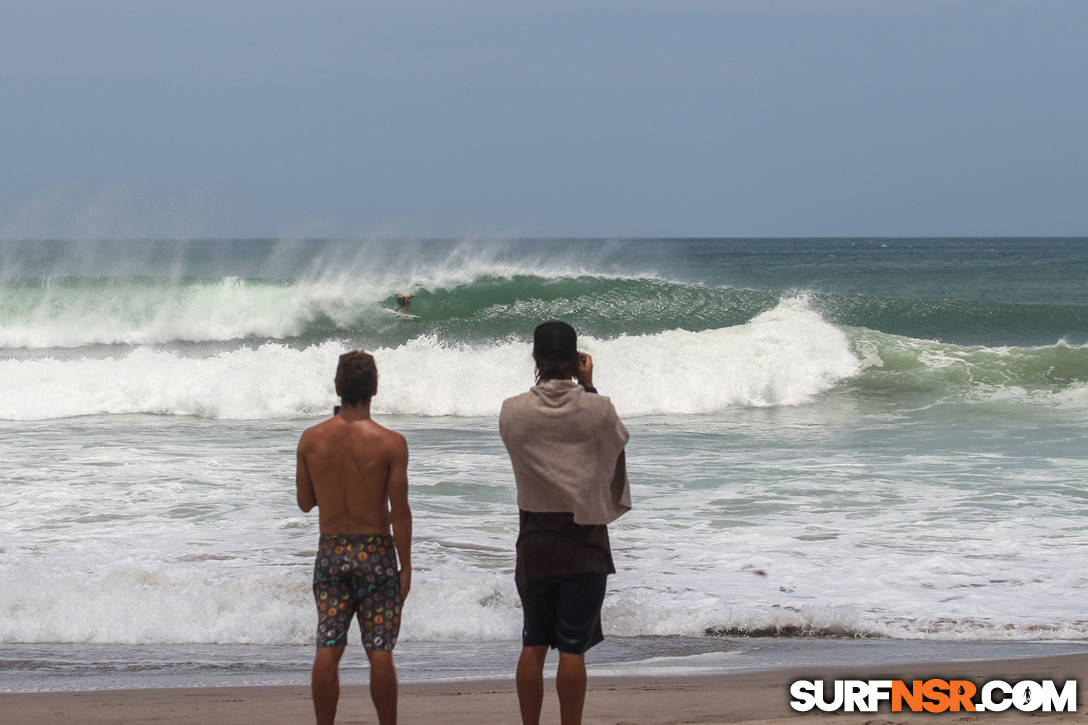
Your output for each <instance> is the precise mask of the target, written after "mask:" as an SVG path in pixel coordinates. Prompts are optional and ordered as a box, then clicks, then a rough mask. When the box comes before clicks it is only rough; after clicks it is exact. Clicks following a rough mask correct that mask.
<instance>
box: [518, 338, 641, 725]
mask: <svg viewBox="0 0 1088 725" xmlns="http://www.w3.org/2000/svg"><path fill="white" fill-rule="evenodd" d="M577 343H578V337H577V334H576V333H575V331H574V328H573V327H571V326H570V325H568V324H567V323H565V322H560V321H558V320H552V321H550V322H545V323H543V324H541V325H538V326H537V328H536V329H535V330H534V331H533V360H534V361H535V363H536V382H537V384H536V385H535V386H534V387H532V388H531V389H530V390H529V391H528V392H526V393H522V394H521V395H517V396H514V397H512V398H508V399H507V400H505V401H503V405H502V413H501V414H500V415H499V432H500V433H501V434H502V439H503V443H504V444H505V445H506V450H507V452H508V453H509V454H510V462H511V464H512V465H513V469H514V480H515V481H516V483H517V490H518V509H519V515H520V524H521V525H520V532H519V534H518V540H517V566H516V572H515V579H516V582H517V587H518V594H519V595H520V596H521V602H522V612H523V616H524V626H523V628H522V651H521V658H520V659H519V660H518V668H517V687H518V701H519V703H520V706H521V719H522V722H523V723H525V725H537V724H538V723H539V722H540V710H541V705H542V703H543V699H544V660H545V658H546V656H547V654H548V648H549V647H554V648H556V649H558V650H559V668H558V672H557V674H556V681H555V685H556V690H557V692H558V695H559V710H560V718H561V722H562V724H563V725H578V723H581V721H582V707H583V703H584V702H585V693H586V669H585V657H584V656H585V652H586V650H588V649H589V648H590V647H592V646H593V645H595V644H597V643H598V642H600V641H601V640H603V639H604V635H603V633H602V632H601V604H602V603H603V601H604V592H605V583H606V579H607V576H608V574H613V573H615V571H616V569H615V567H614V566H613V563H612V550H611V547H610V545H609V541H608V524H609V523H611V522H612V521H614V520H615V519H617V518H618V517H619V516H621V515H622V514H624V513H625V512H627V511H628V510H630V508H631V495H630V489H629V487H628V483H627V468H626V462H625V457H624V446H625V445H626V444H627V440H628V438H629V436H628V433H627V429H626V428H625V427H624V425H623V423H622V422H621V421H620V419H619V416H618V415H617V414H616V409H615V408H614V407H613V406H612V401H611V400H609V399H608V398H607V397H605V396H603V395H597V391H596V389H595V388H594V387H593V359H592V358H591V357H590V356H589V355H588V354H586V353H584V352H579V351H578V347H577ZM572 378H576V379H577V382H574V380H572Z"/></svg>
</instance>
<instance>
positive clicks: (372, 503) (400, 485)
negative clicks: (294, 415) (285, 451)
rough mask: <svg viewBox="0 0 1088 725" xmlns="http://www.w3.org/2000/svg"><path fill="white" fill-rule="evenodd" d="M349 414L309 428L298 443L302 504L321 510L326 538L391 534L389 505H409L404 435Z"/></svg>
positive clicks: (351, 413)
mask: <svg viewBox="0 0 1088 725" xmlns="http://www.w3.org/2000/svg"><path fill="white" fill-rule="evenodd" d="M353 412H354V411H351V410H344V411H342V412H341V413H340V414H338V415H336V416H334V417H332V418H329V419H328V420H326V421H324V422H323V423H319V424H318V425H315V426H314V427H312V428H309V429H307V430H306V432H305V433H303V434H302V439H301V440H300V441H299V445H298V467H297V475H296V484H297V486H298V505H299V508H301V509H302V510H303V511H309V510H311V509H312V508H313V507H314V506H317V507H318V515H319V520H320V527H321V533H323V534H388V533H389V523H390V521H389V509H390V507H389V505H387V501H388V502H389V504H392V506H393V507H394V508H396V507H397V504H398V503H400V500H398V499H402V500H403V503H404V505H405V507H407V489H408V445H407V443H406V442H405V440H404V436H402V435H401V434H399V433H396V432H394V431H391V430H389V429H388V428H385V427H383V426H381V425H379V424H378V423H376V422H375V421H373V420H371V419H370V417H369V415H367V417H365V418H357V417H356V416H355V415H353Z"/></svg>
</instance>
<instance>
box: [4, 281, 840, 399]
mask: <svg viewBox="0 0 1088 725" xmlns="http://www.w3.org/2000/svg"><path fill="white" fill-rule="evenodd" d="M581 342H582V346H583V348H584V349H585V350H587V351H588V352H589V353H591V354H592V355H593V356H594V359H595V361H596V369H597V372H596V374H595V383H596V384H597V385H598V387H599V388H600V389H601V390H602V392H604V393H606V394H608V395H610V396H611V397H612V398H613V400H614V401H615V404H616V406H617V408H618V409H619V410H620V412H621V413H622V414H624V415H628V416H639V415H651V414H655V413H669V414H678V415H685V414H705V413H712V412H715V411H719V410H723V409H726V408H730V407H736V406H774V405H798V404H801V403H805V402H808V401H810V400H812V399H813V398H814V396H816V395H819V394H820V393H822V392H824V391H826V390H828V389H830V388H832V387H834V386H835V385H836V384H837V383H838V382H839V381H841V380H843V379H844V378H847V377H849V376H851V375H853V374H855V373H856V372H857V371H858V369H859V364H858V361H857V359H856V358H855V357H854V355H853V353H852V352H851V350H850V344H849V341H848V339H847V337H846V335H845V334H843V333H842V332H841V331H840V330H838V329H837V328H836V327H834V326H833V325H830V324H828V323H826V322H824V321H823V320H822V319H821V318H820V317H819V315H817V314H816V313H815V312H812V311H811V310H809V309H807V308H806V307H805V306H804V304H803V303H801V302H797V301H786V302H783V303H782V304H780V305H779V306H778V307H777V308H775V309H773V310H770V311H768V312H766V313H763V314H762V315H759V316H758V317H756V318H755V319H753V320H752V321H751V322H749V323H747V324H745V325H740V326H737V327H730V328H722V329H718V330H707V331H703V332H688V331H684V330H673V331H669V332H664V333H659V334H656V335H640V336H622V337H618V338H615V339H611V340H598V339H594V338H591V337H585V338H583V339H582V341H581ZM344 347H345V345H344V344H343V343H338V342H333V341H330V342H325V343H322V344H319V345H314V346H310V347H307V348H305V349H301V350H299V349H295V348H291V347H288V346H286V345H282V344H278V343H268V344H264V345H260V346H258V347H248V346H247V347H241V348H238V349H235V350H230V351H223V352H218V353H215V354H212V355H211V356H208V357H187V356H183V355H181V354H179V353H176V352H168V351H162V350H155V349H151V348H138V349H136V350H133V351H130V352H128V353H126V354H124V355H121V356H117V357H104V358H92V357H79V358H75V359H64V358H57V357H50V358H47V359H35V360H22V359H9V360H4V361H0V388H2V389H5V390H12V391H17V394H15V395H13V396H9V397H6V398H5V399H4V400H2V401H0V419H10V420H31V419H41V418H63V417H72V416H78V415H95V414H126V413H150V414H160V415H193V416H200V417H210V418H226V419H265V418H289V417H299V416H312V415H317V414H320V413H322V412H324V411H326V410H328V409H329V407H330V406H331V405H332V403H333V402H334V401H335V397H334V394H333V390H332V386H331V378H332V372H333V370H334V369H335V361H336V356H337V355H338V354H339V353H340V352H342V351H343V350H344ZM373 352H374V354H375V357H376V358H377V360H378V366H379V370H380V373H381V383H380V388H379V394H378V396H377V397H376V398H375V401H374V409H375V411H376V412H380V413H391V414H407V415H424V416H449V415H452V416H493V415H496V414H497V413H498V411H499V408H500V405H501V403H502V400H503V399H504V398H505V397H508V396H509V395H513V394H516V393H518V392H521V391H523V390H524V389H526V388H527V385H526V381H528V380H531V377H532V361H531V358H530V355H529V350H528V348H527V346H526V345H525V344H524V343H520V342H497V343H492V344H486V345H458V344H453V343H450V342H446V341H441V340H438V339H437V338H435V337H431V336H422V337H417V338H415V339H412V340H410V341H408V342H407V343H405V344H403V345H400V346H397V347H393V348H379V349H376V350H374V351H373Z"/></svg>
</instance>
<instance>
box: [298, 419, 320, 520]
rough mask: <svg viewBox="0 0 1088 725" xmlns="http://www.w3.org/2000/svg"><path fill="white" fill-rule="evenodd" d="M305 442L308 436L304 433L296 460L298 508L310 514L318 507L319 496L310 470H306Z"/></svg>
mask: <svg viewBox="0 0 1088 725" xmlns="http://www.w3.org/2000/svg"><path fill="white" fill-rule="evenodd" d="M305 441H306V434H305V433H303V434H302V438H301V439H300V440H299V442H298V452H297V453H296V458H295V489H296V493H297V495H298V507H299V508H300V509H302V510H303V511H306V512H307V513H308V512H310V511H311V510H312V509H313V507H314V506H316V505H317V494H316V493H314V482H313V481H312V480H311V479H310V470H309V469H308V468H306V459H305V458H304V457H303V455H302V444H303V443H304V442H305Z"/></svg>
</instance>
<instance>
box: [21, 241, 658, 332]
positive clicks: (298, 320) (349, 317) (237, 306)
mask: <svg viewBox="0 0 1088 725" xmlns="http://www.w3.org/2000/svg"><path fill="white" fill-rule="evenodd" d="M342 266H343V265H342V264H340V263H338V264H335V265H333V264H331V263H330V264H329V265H328V266H327V267H321V266H315V267H314V268H312V269H311V270H310V271H309V272H308V273H306V274H304V275H303V276H302V277H301V278H298V279H291V280H279V281H277V280H258V279H243V278H240V277H237V276H227V277H222V278H217V279H212V278H209V279H198V280H185V279H179V278H175V277H167V278H163V279H152V278H147V277H139V278H116V277H110V278H101V279H97V280H94V281H93V284H90V283H88V282H87V280H81V282H80V284H78V285H75V286H73V284H74V281H73V280H72V279H71V278H45V279H44V280H43V281H42V283H41V285H40V286H39V285H34V286H29V287H28V286H25V285H24V286H0V349H2V348H8V349H43V348H78V347H83V346H87V345H96V344H125V345H143V344H154V343H166V342H171V341H185V342H209V341H228V340H243V339H246V338H251V337H268V338H274V339H280V338H290V337H295V336H298V335H301V334H303V333H304V332H305V331H306V330H307V327H308V325H310V324H311V323H313V322H314V321H315V320H318V319H321V318H328V319H329V320H330V321H331V322H332V323H333V324H334V325H336V326H337V327H340V328H345V327H351V326H352V325H353V323H355V322H356V321H357V320H358V319H360V317H361V316H363V317H367V316H368V317H370V318H374V317H375V316H379V315H381V309H380V307H381V305H382V304H387V303H388V301H389V300H390V299H391V298H392V297H393V296H394V295H396V294H399V293H406V294H413V293H415V292H417V291H419V290H430V291H432V292H434V291H438V290H451V289H455V288H460V287H466V286H469V285H471V284H472V283H474V282H476V281H478V280H480V279H484V278H500V279H507V280H509V279H513V278H514V277H517V276H519V275H533V276H543V277H546V278H548V279H553V280H562V279H572V278H577V277H581V276H592V277H594V278H597V279H632V277H628V276H624V275H617V274H609V273H603V272H600V271H594V270H592V269H590V268H587V267H579V266H567V267H558V268H556V267H551V268H544V267H543V266H537V265H533V264H530V263H524V262H522V263H518V264H513V263H505V262H501V261H490V260H488V259H486V258H479V259H472V258H461V257H460V256H459V255H451V256H450V257H448V258H445V259H442V260H439V261H438V262H437V263H420V264H418V265H416V266H414V267H412V268H409V269H405V270H404V271H403V272H401V273H384V274H377V273H372V274H367V273H366V272H365V271H358V270H360V269H361V270H365V269H367V265H360V266H358V267H354V268H352V271H351V272H345V271H344V270H343V269H342ZM636 278H638V279H657V277H656V276H655V275H653V274H652V273H648V274H640V275H637V277H636ZM0 281H2V279H0ZM378 319H379V320H380V319H381V318H380V317H379V318H378Z"/></svg>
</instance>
